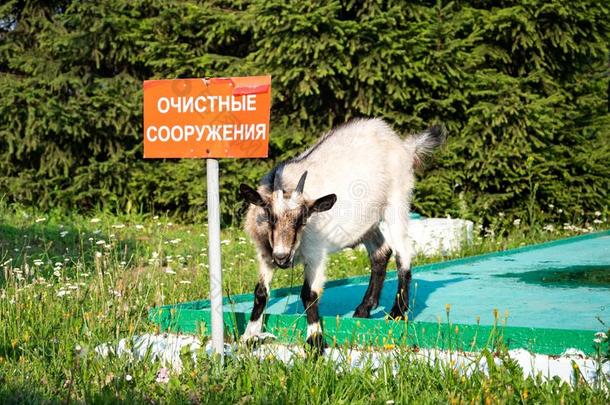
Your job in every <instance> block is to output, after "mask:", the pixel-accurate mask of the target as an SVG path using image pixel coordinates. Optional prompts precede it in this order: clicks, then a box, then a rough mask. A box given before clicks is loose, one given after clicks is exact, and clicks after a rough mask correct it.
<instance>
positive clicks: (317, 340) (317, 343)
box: [307, 332, 328, 356]
mask: <svg viewBox="0 0 610 405" xmlns="http://www.w3.org/2000/svg"><path fill="white" fill-rule="evenodd" d="M307 346H309V348H310V349H311V351H312V352H313V353H314V354H315V355H318V356H319V355H322V354H324V349H326V348H327V347H328V345H327V344H326V341H325V340H324V336H322V334H321V333H319V332H316V333H313V334H312V335H311V336H309V337H308V338H307Z"/></svg>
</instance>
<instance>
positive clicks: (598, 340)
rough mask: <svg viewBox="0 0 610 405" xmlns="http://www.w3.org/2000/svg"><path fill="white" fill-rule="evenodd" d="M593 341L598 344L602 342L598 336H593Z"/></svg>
mask: <svg viewBox="0 0 610 405" xmlns="http://www.w3.org/2000/svg"><path fill="white" fill-rule="evenodd" d="M593 342H595V343H597V344H600V343H601V342H602V340H601V339H600V338H595V339H593Z"/></svg>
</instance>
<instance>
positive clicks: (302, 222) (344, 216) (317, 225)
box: [240, 119, 445, 351]
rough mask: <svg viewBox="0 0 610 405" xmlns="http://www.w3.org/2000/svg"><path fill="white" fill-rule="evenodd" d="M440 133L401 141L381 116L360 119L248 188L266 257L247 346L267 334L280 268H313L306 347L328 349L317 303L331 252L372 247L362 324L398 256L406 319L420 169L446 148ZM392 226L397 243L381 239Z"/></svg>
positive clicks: (437, 129) (254, 229)
mask: <svg viewBox="0 0 610 405" xmlns="http://www.w3.org/2000/svg"><path fill="white" fill-rule="evenodd" d="M444 138H445V131H444V129H443V128H442V127H441V126H434V127H432V128H430V129H428V130H427V131H425V132H422V133H420V134H417V135H413V136H410V137H408V138H407V139H406V140H404V141H403V140H401V139H400V138H399V137H398V135H397V134H396V133H395V132H394V131H393V130H392V129H391V128H390V126H389V125H388V124H387V123H386V122H384V121H383V120H381V119H356V120H352V121H350V122H348V123H347V124H344V125H343V126H340V127H338V128H335V129H333V130H331V131H330V132H328V133H327V134H326V135H324V136H323V137H322V138H320V140H319V141H318V142H316V143H315V144H314V145H313V146H311V147H310V148H309V149H307V150H306V151H305V152H303V153H301V154H300V155H298V156H297V157H295V158H293V159H290V160H288V161H285V162H283V163H281V164H280V165H278V166H277V167H275V168H274V169H272V170H271V171H270V172H269V173H267V174H266V175H265V176H264V177H263V178H262V180H261V183H260V186H259V187H258V189H257V190H255V189H253V188H251V187H250V186H248V185H245V184H241V185H240V195H241V197H242V198H243V199H244V200H246V201H247V202H248V203H249V206H248V211H247V213H246V220H245V230H246V232H247V233H248V234H249V235H250V236H251V238H252V240H253V242H254V244H255V245H256V249H257V252H258V261H259V282H258V284H257V285H256V288H255V290H254V307H253V309H252V314H251V316H250V321H249V323H248V326H247V327H246V330H245V332H244V335H243V336H242V341H247V340H250V339H252V338H253V337H255V336H257V335H259V334H260V333H261V331H262V322H263V316H262V315H263V311H264V309H265V306H266V304H267V299H268V297H269V290H270V284H271V280H272V278H273V273H274V271H275V270H276V269H277V268H287V267H289V266H293V265H294V264H296V263H303V264H304V268H305V271H304V278H305V280H304V283H303V288H302V290H301V299H302V301H303V306H304V307H305V311H306V314H307V343H308V344H309V345H311V346H313V347H315V348H317V349H319V350H321V351H322V350H323V348H324V347H325V342H324V338H323V336H322V328H321V326H320V316H319V313H318V301H319V298H320V296H321V294H322V291H323V288H324V282H325V263H326V258H327V256H328V255H329V254H330V253H333V252H336V251H339V250H342V249H344V248H347V247H354V246H356V245H358V244H360V243H363V244H364V246H365V247H366V250H367V252H368V255H369V259H370V261H371V278H370V282H369V286H368V289H367V290H366V293H365V295H364V298H363V300H362V303H361V304H360V305H358V307H357V308H356V310H355V313H354V316H355V317H369V316H370V312H371V310H372V309H373V308H375V307H377V305H378V304H379V296H380V294H381V288H382V286H383V281H384V279H385V274H386V267H387V264H388V261H389V259H390V256H391V255H392V252H395V258H396V265H397V267H398V291H397V294H396V298H395V301H394V305H393V307H392V310H391V311H390V313H389V316H390V317H392V318H394V319H401V318H403V317H404V318H405V319H406V311H407V309H408V302H409V288H410V282H411V256H412V254H413V253H412V246H411V241H410V239H409V237H408V235H407V227H408V224H409V204H410V199H411V194H412V190H413V187H414V184H415V175H414V167H416V166H419V165H420V164H421V162H422V159H423V158H424V156H425V155H427V154H428V153H430V152H431V151H432V150H433V149H434V148H435V147H437V146H439V145H440V144H442V143H443V141H444ZM381 221H383V222H385V224H387V230H388V232H387V233H388V234H389V235H388V238H387V240H386V237H385V236H384V234H383V233H382V232H381V230H380V228H379V226H380V223H381Z"/></svg>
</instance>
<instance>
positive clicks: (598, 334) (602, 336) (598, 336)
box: [595, 332, 608, 339]
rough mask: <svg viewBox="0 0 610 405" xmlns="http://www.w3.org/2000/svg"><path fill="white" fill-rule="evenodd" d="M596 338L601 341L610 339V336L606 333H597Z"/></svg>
mask: <svg viewBox="0 0 610 405" xmlns="http://www.w3.org/2000/svg"><path fill="white" fill-rule="evenodd" d="M595 337H596V338H600V339H608V336H607V335H606V334H605V333H604V332H597V333H596V334H595Z"/></svg>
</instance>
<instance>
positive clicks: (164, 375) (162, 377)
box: [155, 367, 169, 384]
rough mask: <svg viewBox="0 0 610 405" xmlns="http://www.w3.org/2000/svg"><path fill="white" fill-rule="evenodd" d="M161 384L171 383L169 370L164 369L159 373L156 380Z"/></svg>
mask: <svg viewBox="0 0 610 405" xmlns="http://www.w3.org/2000/svg"><path fill="white" fill-rule="evenodd" d="M155 381H156V382H158V383H159V384H167V383H168V382H169V370H168V369H167V368H166V367H162V368H160V369H159V371H157V378H156V379H155Z"/></svg>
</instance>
